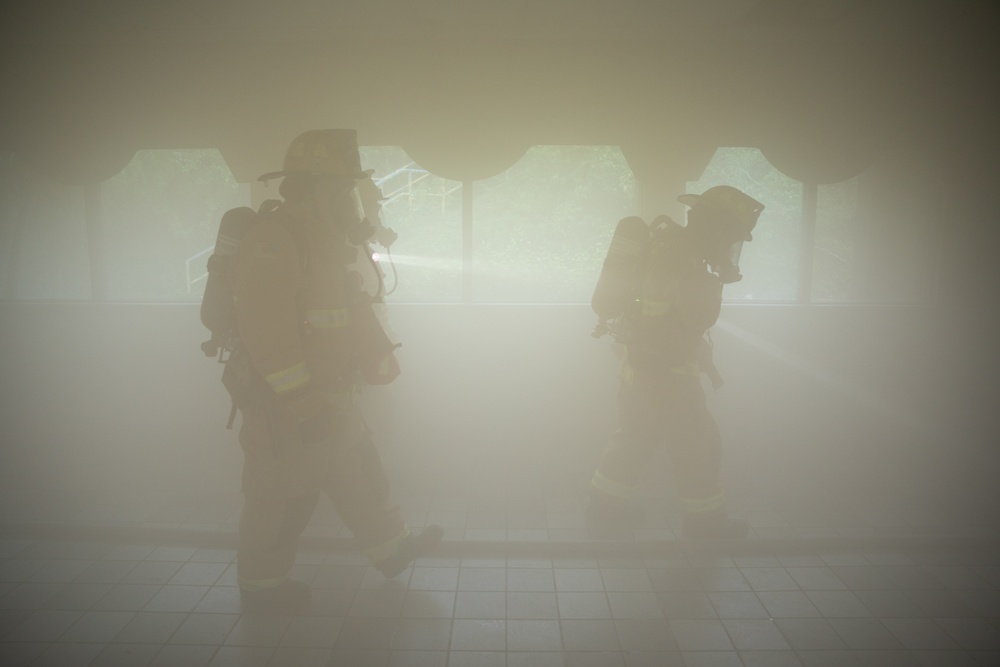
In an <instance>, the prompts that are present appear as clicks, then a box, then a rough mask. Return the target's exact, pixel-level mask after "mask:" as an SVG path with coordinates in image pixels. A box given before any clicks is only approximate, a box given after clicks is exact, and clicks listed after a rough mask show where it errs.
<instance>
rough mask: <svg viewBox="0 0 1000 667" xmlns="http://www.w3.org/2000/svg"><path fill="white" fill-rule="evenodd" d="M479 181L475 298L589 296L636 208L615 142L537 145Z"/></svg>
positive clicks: (560, 299) (632, 184)
mask: <svg viewBox="0 0 1000 667" xmlns="http://www.w3.org/2000/svg"><path fill="white" fill-rule="evenodd" d="M474 188H475V191H474V198H473V205H472V217H473V231H472V238H473V255H472V281H473V290H472V293H473V299H474V300H475V301H486V302H498V301H515V302H586V303H589V302H590V297H591V294H592V293H593V291H594V285H595V284H596V283H597V278H598V275H599V274H600V272H601V264H602V262H603V261H604V256H605V254H606V253H607V250H608V244H609V243H610V241H611V235H612V233H613V232H614V229H615V225H616V224H617V223H618V221H619V220H620V219H621V218H623V217H625V216H627V215H635V214H636V211H637V209H638V205H637V201H636V186H635V179H634V178H633V176H632V172H631V170H630V169H629V167H628V164H627V163H626V161H625V158H624V156H623V155H622V153H621V150H620V149H619V148H618V147H617V146H534V147H532V148H531V149H529V150H528V152H527V153H526V154H525V155H524V157H523V158H521V160H520V161H518V163H517V164H516V165H514V166H513V167H511V168H510V169H508V170H507V171H506V172H504V173H503V174H500V175H498V176H495V177H493V178H490V179H486V180H484V181H479V182H476V183H475V186H474Z"/></svg>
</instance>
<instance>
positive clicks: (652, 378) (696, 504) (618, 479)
mask: <svg viewBox="0 0 1000 667" xmlns="http://www.w3.org/2000/svg"><path fill="white" fill-rule="evenodd" d="M679 201H680V202H681V203H683V204H685V205H687V206H689V207H690V208H689V210H688V215H687V225H686V226H684V227H682V226H680V225H678V224H677V223H675V222H674V221H672V220H670V219H669V218H667V217H666V216H660V217H659V218H657V219H656V220H655V221H654V222H653V224H652V225H648V224H647V223H646V222H645V221H643V220H642V218H638V217H629V218H625V219H623V220H622V221H621V222H619V223H618V226H617V228H616V230H615V234H614V237H613V238H612V241H611V245H610V247H609V249H608V254H607V257H606V258H605V261H604V266H603V268H602V271H601V276H600V279H599V280H598V284H597V288H596V289H595V291H594V295H593V299H592V306H593V308H594V311H595V312H596V313H597V315H598V327H597V329H595V332H594V335H595V336H597V337H599V336H600V335H602V334H603V333H608V332H610V333H613V334H614V336H615V338H616V340H617V341H618V342H620V343H622V344H623V347H624V355H623V360H622V369H621V378H620V387H619V393H618V429H617V430H616V431H615V433H614V434H613V435H612V437H611V440H610V442H609V444H608V446H607V448H606V449H605V451H604V454H603V456H602V457H601V460H600V463H599V465H598V466H597V469H596V470H595V471H594V475H593V478H592V480H591V489H590V498H589V504H588V507H587V518H588V520H589V521H590V522H591V523H592V524H595V525H617V526H621V525H629V524H635V523H636V522H637V521H639V520H640V519H641V516H642V509H641V508H639V507H636V506H635V505H633V504H632V502H631V499H632V497H633V495H634V492H635V490H636V486H637V484H638V481H639V476H640V473H641V472H642V470H643V468H644V467H645V465H646V464H647V462H648V461H649V459H650V456H651V455H652V452H653V449H654V448H655V447H657V446H659V445H661V444H662V445H665V446H666V448H667V453H668V455H669V457H670V460H671V462H672V464H673V468H674V471H675V478H676V485H677V490H678V493H679V495H680V500H681V505H682V508H683V516H684V528H683V532H684V535H685V536H687V537H692V538H730V537H744V536H745V535H746V534H747V525H746V523H745V522H744V521H742V520H739V519H735V518H731V517H729V516H728V514H727V511H726V494H725V491H724V490H723V487H722V485H721V483H720V481H719V468H720V463H721V439H720V436H719V430H718V428H717V427H716V424H715V420H714V419H713V418H712V415H711V413H710V412H709V411H708V408H707V406H706V403H705V394H704V391H703V389H702V385H701V374H702V373H706V374H708V375H709V377H710V378H711V380H712V383H713V386H716V387H717V386H719V385H721V378H719V376H718V373H717V372H716V371H715V367H714V365H712V362H711V344H710V338H708V330H709V329H710V328H711V327H712V325H714V324H715V321H716V319H717V318H718V316H719V311H720V308H721V305H722V288H723V285H725V284H727V283H733V282H736V281H738V280H740V278H741V277H742V276H741V275H740V273H739V254H740V250H741V248H742V246H743V243H744V242H745V241H749V240H750V239H751V232H752V230H753V228H754V226H755V225H756V223H757V218H758V217H759V216H760V213H761V211H762V210H763V209H764V206H763V205H762V204H761V203H760V202H758V201H756V200H754V199H753V198H751V197H749V196H747V195H746V194H744V193H743V192H740V191H739V190H737V189H736V188H733V187H729V186H725V185H721V186H716V187H713V188H710V189H708V190H706V191H705V192H704V193H703V194H701V195H682V196H681V197H679Z"/></svg>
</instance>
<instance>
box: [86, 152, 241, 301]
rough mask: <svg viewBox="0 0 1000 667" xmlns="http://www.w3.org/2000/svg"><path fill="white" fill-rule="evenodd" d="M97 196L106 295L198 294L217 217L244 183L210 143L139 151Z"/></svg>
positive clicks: (234, 202)
mask: <svg viewBox="0 0 1000 667" xmlns="http://www.w3.org/2000/svg"><path fill="white" fill-rule="evenodd" d="M102 199H103V205H104V219H103V226H104V243H105V250H104V256H105V258H106V265H107V269H106V271H107V272H106V283H107V298H108V300H110V301H200V300H201V296H202V293H203V292H204V290H205V279H204V275H205V264H206V262H207V261H208V257H209V255H211V253H212V248H213V247H214V245H215V236H216V233H217V232H218V228H219V220H220V219H221V218H222V214H223V213H225V212H226V211H227V210H228V209H230V208H233V207H236V206H248V205H249V204H250V188H249V185H247V184H244V185H241V184H239V183H237V182H236V180H235V179H234V178H233V175H232V173H231V172H230V171H229V166H228V165H227V164H226V161H225V160H224V159H223V157H222V155H221V154H220V153H219V151H217V150H214V149H213V150H207V149H206V150H200V149H196V150H143V151H138V152H137V153H136V154H135V157H134V158H133V159H132V161H131V162H130V163H129V165H128V166H127V167H125V169H123V170H122V171H121V172H119V173H118V174H117V175H115V176H114V177H112V178H110V179H108V180H107V181H106V182H105V183H104V184H103V186H102Z"/></svg>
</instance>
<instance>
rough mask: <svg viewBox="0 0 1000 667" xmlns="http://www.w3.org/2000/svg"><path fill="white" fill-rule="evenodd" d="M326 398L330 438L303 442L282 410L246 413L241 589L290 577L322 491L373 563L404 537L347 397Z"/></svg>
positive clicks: (376, 459) (373, 452) (357, 415)
mask: <svg viewBox="0 0 1000 667" xmlns="http://www.w3.org/2000/svg"><path fill="white" fill-rule="evenodd" d="M340 398H342V399H343V400H339V401H331V405H330V408H329V409H330V416H331V422H332V424H333V425H334V428H333V434H334V437H333V438H331V439H330V440H328V441H324V442H321V443H315V444H310V445H306V444H303V443H301V442H299V438H298V433H297V430H296V426H295V424H294V423H293V421H292V420H291V418H290V417H289V416H288V415H287V414H284V413H283V412H282V411H281V409H280V408H278V407H273V408H271V409H270V410H268V409H263V410H260V411H253V412H251V411H244V413H243V424H242V427H241V428H240V445H241V447H242V448H243V454H244V464H243V496H244V504H243V511H242V513H241V515H240V524H239V546H238V551H237V574H238V579H239V584H240V586H241V587H242V588H244V589H246V590H260V589H264V588H270V587H272V586H276V585H278V584H280V583H281V582H283V581H284V580H285V579H287V578H288V575H289V573H290V572H291V569H292V565H293V564H294V562H295V552H296V547H297V543H298V538H299V536H300V535H301V534H302V531H303V530H305V527H306V525H307V524H308V523H309V519H310V517H311V516H312V513H313V510H314V509H315V508H316V505H317V503H318V501H319V497H320V494H321V493H325V494H326V495H327V496H328V497H329V498H330V500H331V502H332V503H333V507H334V509H335V510H336V511H337V514H338V515H340V518H341V519H342V520H343V522H344V524H345V525H346V526H347V527H348V529H350V531H351V533H353V535H354V537H355V538H356V539H357V540H358V542H359V543H360V545H361V546H362V548H363V549H364V550H365V552H366V553H367V554H368V556H369V557H370V558H371V559H372V560H373V561H376V562H377V561H380V560H382V559H384V558H386V557H388V556H390V555H392V553H394V552H395V550H396V548H397V547H398V546H399V544H400V543H401V542H402V540H403V539H405V537H406V536H407V535H408V534H409V531H408V529H407V527H406V524H405V523H404V522H403V519H402V516H401V515H400V512H399V508H398V506H395V505H393V504H392V503H391V502H390V495H389V481H388V479H387V477H386V475H385V471H384V469H383V468H382V461H381V459H380V458H379V454H378V450H377V449H376V448H375V445H374V443H373V442H372V440H371V436H370V433H369V431H368V428H367V426H366V425H365V422H364V419H363V417H362V416H361V413H360V411H359V410H358V408H357V407H356V406H355V405H354V403H353V400H351V398H350V397H349V396H348V397H347V398H346V399H344V397H343V396H341V397H340Z"/></svg>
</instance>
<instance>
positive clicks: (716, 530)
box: [684, 511, 749, 540]
mask: <svg viewBox="0 0 1000 667" xmlns="http://www.w3.org/2000/svg"><path fill="white" fill-rule="evenodd" d="M748 532H749V528H748V527H747V522H746V521H744V520H743V519H734V518H732V517H730V516H727V515H726V513H725V512H724V511H723V512H685V513H684V537H689V538H691V539H695V540H725V539H740V538H743V537H746V536H747V533H748Z"/></svg>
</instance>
